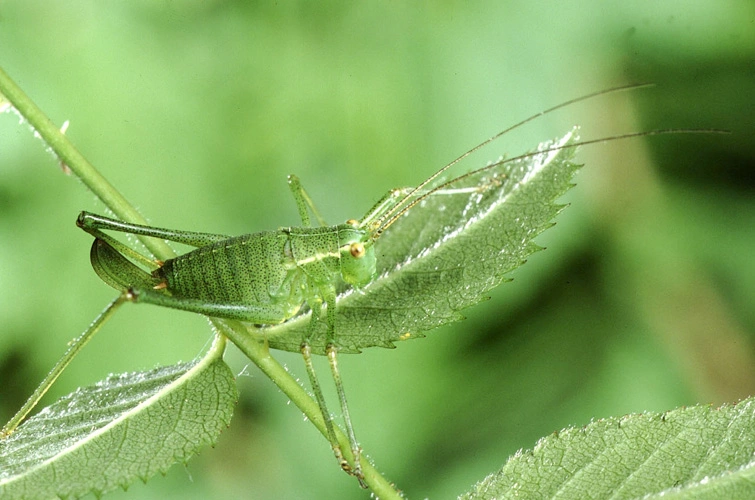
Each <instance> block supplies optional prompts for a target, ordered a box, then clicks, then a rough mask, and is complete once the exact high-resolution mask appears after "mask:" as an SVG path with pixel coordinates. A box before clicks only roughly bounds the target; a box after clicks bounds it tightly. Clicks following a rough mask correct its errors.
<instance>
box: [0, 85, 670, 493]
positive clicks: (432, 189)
mask: <svg viewBox="0 0 755 500" xmlns="http://www.w3.org/2000/svg"><path fill="white" fill-rule="evenodd" d="M640 86H642V85H634V86H627V87H620V88H616V89H609V90H604V91H601V92H596V93H593V94H590V95H587V96H583V97H580V98H577V99H573V100H571V101H567V102H565V103H562V104H559V105H558V106H555V107H553V108H550V109H548V110H545V111H542V112H540V113H537V114H535V115H533V116H531V117H529V118H527V119H526V120H523V121H521V122H519V123H517V124H516V125H514V126H512V127H509V128H508V129H506V130H504V131H502V132H500V133H498V134H496V135H494V136H493V137H491V138H489V139H488V140H486V141H484V142H482V143H481V144H479V145H478V146H476V147H474V148H472V149H471V150H469V151H468V152H466V153H464V154H463V155H461V156H460V157H458V158H457V159H455V160H454V161H452V162H451V163H449V164H448V165H446V166H445V167H443V168H441V169H440V170H438V171H437V172H435V173H434V174H433V175H431V176H430V177H428V178H427V179H426V180H424V181H423V182H421V183H420V184H419V185H418V186H417V187H414V188H401V189H394V190H391V191H389V192H388V193H387V194H386V195H385V196H383V197H382V198H381V199H380V200H379V201H378V202H377V203H376V204H375V205H374V206H373V207H372V208H371V209H370V210H369V211H368V212H367V213H366V214H365V215H364V216H363V217H362V218H361V219H349V220H348V221H346V222H345V223H343V224H338V225H327V224H326V223H325V221H324V220H323V218H322V217H321V216H320V214H319V212H318V211H317V209H316V208H315V206H314V204H313V202H312V200H311V199H310V197H309V195H308V194H307V192H306V191H305V190H304V188H303V187H302V185H301V183H300V182H299V180H298V178H296V177H295V176H290V177H289V180H288V183H289V187H290V188H291V192H292V194H293V198H294V201H295V203H296V206H297V208H298V212H299V216H300V218H301V221H302V225H301V226H300V227H284V228H279V229H277V230H272V231H265V232H260V233H253V234H247V235H243V236H237V237H229V236H225V235H219V234H210V233H197V232H189V231H178V230H169V229H160V228H157V227H151V226H143V225H136V224H129V223H125V222H121V221H118V220H115V219H112V218H107V217H102V216H99V215H94V214H91V213H88V212H82V213H81V214H80V215H79V217H78V219H77V225H78V226H79V227H80V228H81V229H83V230H84V231H86V232H87V233H89V234H91V235H92V236H93V237H94V238H95V240H94V242H93V244H92V247H91V252H90V258H91V263H92V266H93V267H94V270H95V271H96V273H97V274H98V275H99V277H100V278H101V279H102V280H103V281H105V282H106V283H107V284H108V285H110V286H112V287H114V288H116V289H117V290H119V291H121V295H120V296H119V297H118V298H117V299H116V300H115V301H114V302H113V303H111V305H110V306H109V307H108V308H107V309H106V310H105V311H104V312H103V314H102V315H101V316H100V317H99V318H98V319H97V320H96V321H95V322H94V323H93V324H92V326H90V328H89V329H87V330H86V331H85V332H84V333H83V334H82V335H81V336H80V337H79V338H78V339H77V340H76V341H75V343H74V344H73V345H72V346H71V347H70V348H69V350H68V352H67V353H66V354H65V355H64V357H63V358H62V359H61V360H60V361H59V362H58V364H57V365H56V366H55V367H54V368H53V370H52V371H51V372H50V374H49V375H48V376H47V377H46V378H45V379H44V380H43V381H42V383H41V384H40V386H39V387H38V388H37V390H36V391H35V392H34V394H33V395H32V396H31V397H30V398H29V400H28V401H27V402H26V404H25V405H24V406H23V407H22V409H21V410H20V411H19V412H18V413H17V414H16V415H15V416H14V417H13V418H12V419H11V421H10V422H9V423H8V424H6V426H5V427H3V429H2V431H0V437H1V436H8V435H10V434H11V433H12V432H13V430H14V429H15V428H16V427H17V426H18V425H19V424H20V422H21V421H22V420H23V419H24V418H25V416H26V415H27V414H28V413H29V412H30V411H31V410H32V409H33V407H34V406H35V405H36V404H37V403H38V402H39V400H40V399H41V397H42V395H43V394H44V393H45V392H46V391H47V389H48V388H49V387H50V385H51V384H52V383H53V382H54V381H55V379H56V378H57V377H58V376H59V375H60V373H61V372H62V371H63V370H64V369H65V367H66V366H67V365H68V363H69V362H70V361H71V360H72V359H73V357H74V356H75V355H76V354H77V353H78V351H79V350H80V349H81V348H82V347H83V346H84V345H85V344H86V343H87V341H88V340H89V339H90V338H91V337H92V336H93V335H94V333H95V332H96V331H97V330H98V329H99V328H100V327H101V326H102V324H103V323H104V322H105V321H106V320H107V319H108V318H109V317H110V316H111V315H112V314H113V313H114V311H115V310H116V309H117V307H119V306H120V305H121V304H123V303H125V302H135V303H148V304H154V305H159V306H164V307H170V308H174V309H181V310H185V311H190V312H194V313H200V314H203V315H206V316H210V317H218V318H226V319H235V320H240V321H243V322H247V323H251V324H258V325H275V324H280V323H283V322H286V321H287V320H290V319H292V318H294V317H297V316H298V315H300V314H310V319H309V323H308V324H309V327H308V328H307V329H306V330H305V331H304V333H303V334H302V336H301V339H300V343H299V350H300V352H301V354H302V356H303V358H304V363H305V367H306V370H307V374H308V377H309V380H310V383H311V386H312V390H313V392H314V395H315V398H316V400H317V403H318V404H319V407H320V411H321V412H322V416H323V420H324V422H325V427H326V433H327V437H328V440H329V441H330V444H331V446H332V448H333V451H334V453H335V455H336V458H337V459H338V461H339V463H340V465H341V467H342V468H343V469H344V470H345V471H346V472H348V473H350V474H352V475H354V476H356V477H357V478H358V479H359V481H360V484H362V485H363V486H364V483H363V481H362V467H361V463H360V448H359V445H358V443H357V440H356V438H355V435H354V431H353V427H352V424H351V419H350V417H349V411H348V405H347V402H346V396H345V391H344V388H343V383H342V381H341V376H340V373H339V370H338V364H337V355H336V354H337V352H338V349H339V335H343V334H344V332H339V331H338V330H337V329H336V315H337V313H338V300H337V291H338V290H339V287H342V286H347V287H351V288H353V289H356V290H360V289H362V288H364V287H366V286H367V285H369V284H370V283H371V282H372V281H373V279H374V278H375V274H376V269H377V262H378V259H380V258H381V252H380V251H378V247H379V245H380V242H381V239H380V238H381V235H382V234H383V233H384V232H385V231H386V230H388V229H389V228H390V227H391V226H392V225H393V224H394V223H395V222H397V221H398V220H399V219H400V218H401V217H403V216H405V215H407V216H411V215H412V211H413V210H415V207H416V209H418V210H419V209H421V208H420V205H421V204H422V202H423V201H425V200H427V199H428V198H429V197H431V196H443V195H456V194H462V193H466V194H468V193H476V192H484V191H485V190H487V189H489V188H491V187H493V186H495V184H496V183H498V182H500V179H498V178H496V177H495V176H491V177H489V178H487V180H486V181H485V182H481V183H480V182H477V183H474V182H471V183H464V182H463V181H464V180H465V179H472V178H473V177H474V178H475V179H476V180H478V179H482V177H479V176H480V174H483V173H485V172H488V171H492V170H493V169H496V168H497V167H500V166H502V165H504V164H507V163H509V162H513V161H516V160H520V159H523V158H527V157H531V156H533V155H535V154H543V153H547V152H549V151H557V150H560V149H563V148H573V147H576V146H578V145H584V144H590V143H594V142H599V141H607V140H615V139H620V138H627V137H635V136H640V135H651V134H659V133H676V132H681V131H679V130H662V131H653V132H643V133H637V134H627V135H623V136H614V137H610V138H605V139H598V140H592V141H584V142H574V143H570V144H568V145H567V146H553V147H552V148H550V149H545V150H540V151H538V152H537V153H528V154H525V155H520V156H518V157H514V158H510V159H507V160H499V161H497V162H494V163H491V164H489V165H487V166H486V167H483V168H480V169H477V170H474V171H472V172H469V173H466V174H463V175H460V176H457V177H455V178H453V179H452V180H450V181H447V182H444V181H440V180H438V179H439V178H440V176H441V175H442V174H443V173H444V172H446V171H447V170H448V169H449V168H450V167H452V166H453V165H456V164H457V163H458V162H459V161H461V160H462V159H464V158H466V157H467V156H469V155H470V154H471V153H473V152H475V151H477V150H478V149H480V148H482V147H483V146H485V145H487V144H489V143H490V142H492V141H493V140H495V139H497V138H499V137H500V136H502V135H504V134H505V133H507V132H509V131H511V130H513V129H514V128H517V127H519V126H521V125H523V124H525V123H527V122H529V121H532V120H534V119H535V118H537V117H539V116H542V115H544V114H546V113H550V112H551V111H555V110H556V109H560V108H563V107H565V106H567V105H569V104H572V103H574V102H577V101H581V100H585V99H588V98H590V97H594V96H597V95H602V94H606V93H609V92H615V91H619V90H627V89H632V88H637V87H640ZM310 213H311V214H312V215H314V217H315V218H316V219H317V221H318V223H319V226H312V224H311V221H310ZM105 231H115V232H123V233H129V234H132V235H139V236H147V237H153V238H159V239H163V240H169V241H174V242H177V243H181V244H186V245H189V246H193V247H196V249H195V250H193V251H190V252H188V253H186V254H184V255H180V256H178V257H176V258H172V259H169V260H166V261H164V262H163V261H158V260H153V259H151V258H149V257H146V256H144V255H142V254H140V253H139V252H137V251H135V250H133V249H132V248H130V247H129V246H127V245H125V244H123V243H121V242H120V241H118V240H117V239H115V238H113V237H112V236H110V235H109V234H107V233H105ZM365 293H369V292H365ZM323 309H324V311H323ZM323 324H324V325H325V327H324V331H325V334H324V335H325V342H324V345H325V349H324V351H323V352H317V354H325V355H327V358H328V361H329V364H330V368H331V372H332V376H333V379H334V382H335V386H336V391H337V395H338V398H339V402H340V407H341V411H342V415H343V420H344V425H345V428H346V434H347V437H348V440H349V445H350V449H351V450H350V451H351V453H352V455H353V457H354V460H353V464H350V463H349V462H348V461H347V460H346V459H345V458H344V455H343V453H342V451H341V448H340V445H339V443H338V441H337V439H336V434H335V431H334V424H333V420H332V417H331V415H330V413H329V411H328V409H327V406H326V402H325V398H324V396H323V394H322V390H321V388H320V384H319V382H318V379H317V376H316V373H315V370H314V367H313V363H312V354H313V350H312V348H311V342H312V340H313V339H314V338H315V337H316V336H319V335H322V334H321V333H320V332H321V328H320V327H321V326H322V325H323Z"/></svg>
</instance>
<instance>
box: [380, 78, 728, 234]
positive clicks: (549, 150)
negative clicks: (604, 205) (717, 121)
mask: <svg viewBox="0 0 755 500" xmlns="http://www.w3.org/2000/svg"><path fill="white" fill-rule="evenodd" d="M622 90H623V88H622ZM606 92H608V91H604V92H598V93H596V94H591V95H600V94H604V93H606ZM578 100H580V99H574V100H572V101H570V102H576V101H578ZM558 107H561V106H558ZM558 107H556V108H551V109H550V110H546V111H543V112H542V113H540V114H539V115H535V116H540V115H543V114H545V113H547V112H548V111H552V110H553V109H558ZM531 119H532V118H528V119H527V120H524V121H522V122H520V123H518V124H517V125H515V126H514V127H511V128H509V129H508V130H511V129H512V128H515V127H517V126H519V125H521V124H523V123H526V122H527V121H529V120H531ZM730 133H731V131H730V130H721V129H714V128H707V129H685V128H669V129H660V130H650V131H646V132H632V133H628V134H620V135H612V136H609V137H600V138H598V139H589V140H586V141H579V142H575V143H573V144H566V145H559V146H552V147H549V148H545V149H541V150H538V151H533V152H530V153H524V154H521V155H519V156H514V157H513V158H506V159H502V160H498V161H496V162H493V163H491V164H489V165H486V166H484V167H482V168H478V169H477V170H473V171H471V172H467V173H466V174H462V175H460V176H458V177H455V178H453V179H451V180H450V181H448V182H444V183H443V184H441V185H440V186H437V187H435V188H433V189H432V190H430V191H428V192H427V193H424V194H423V195H422V196H419V197H417V198H415V199H414V200H412V201H411V203H409V204H408V205H406V206H404V207H403V208H401V209H400V210H398V213H395V212H396V209H395V208H394V209H393V210H391V211H390V212H389V213H387V214H386V215H384V216H383V217H381V218H380V220H379V222H380V225H379V226H378V229H376V230H375V234H374V236H373V240H376V239H377V238H378V237H380V235H381V234H382V233H383V231H385V230H386V229H388V228H389V227H390V226H391V225H392V224H393V223H394V222H396V221H397V220H398V219H399V218H400V217H401V216H402V215H404V214H405V213H406V212H407V211H408V210H410V209H411V208H412V207H414V206H415V205H417V204H418V203H420V202H422V200H424V199H426V198H427V197H429V196H431V195H433V194H434V193H436V192H438V191H439V190H441V189H445V188H447V187H449V186H450V185H451V184H453V183H455V182H458V181H460V180H463V179H466V178H467V177H470V176H472V175H476V174H479V173H480V172H484V171H486V170H490V169H493V168H496V167H500V166H501V165H505V164H507V163H511V162H515V161H518V160H523V159H525V158H532V157H533V156H537V155H541V154H544V153H552V152H554V151H560V150H562V149H571V148H576V147H579V146H587V145H589V144H598V143H601V142H610V141H618V140H623V139H633V138H637V137H647V136H651V135H675V134H730ZM500 135H501V134H497V135H495V136H493V139H495V138H496V137H499V136H500ZM489 142H490V140H487V141H485V142H483V143H482V145H485V144H487V143H489ZM479 147H480V146H478V147H476V148H474V149H473V150H471V151H474V150H476V149H478V148H479ZM468 154H469V153H465V154H464V155H462V156H460V157H459V158H457V159H456V160H454V161H453V162H451V163H450V164H449V165H448V166H450V165H453V164H454V163H456V162H458V161H459V160H460V159H461V158H464V157H465V156H467V155H468ZM448 166H446V167H443V168H442V169H441V170H440V171H441V172H442V171H443V170H445V169H447V168H448ZM435 177H437V173H436V174H434V175H432V176H431V177H430V180H432V179H434V178H435ZM427 182H428V181H425V182H423V183H422V184H420V186H419V187H417V188H415V189H413V190H412V191H411V192H410V193H409V194H408V195H406V196H405V197H404V198H403V199H402V200H401V202H400V203H399V205H401V204H404V203H405V202H406V200H407V199H408V198H409V197H410V196H412V195H413V194H415V193H416V192H417V189H420V188H421V187H424V186H426V185H427ZM386 217H389V218H388V220H387V221H385V222H383V220H384V219H385V218H386Z"/></svg>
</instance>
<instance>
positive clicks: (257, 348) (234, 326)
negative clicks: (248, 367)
mask: <svg viewBox="0 0 755 500" xmlns="http://www.w3.org/2000/svg"><path fill="white" fill-rule="evenodd" d="M212 323H213V325H214V326H215V328H217V329H218V330H219V331H220V332H222V333H223V335H225V336H226V337H228V338H229V339H230V340H231V342H233V343H234V344H236V346H237V347H238V348H239V349H240V350H241V352H243V353H244V354H245V355H246V356H247V357H248V358H249V359H251V360H252V361H253V362H254V363H255V364H256V365H257V366H258V367H259V369H260V370H262V372H263V373H264V374H265V375H267V376H268V378H270V380H272V381H273V383H274V384H275V385H277V386H278V388H279V389H280V390H281V391H282V392H283V393H284V394H285V395H286V396H288V398H289V399H290V400H291V401H292V402H293V403H294V404H295V405H296V406H297V407H298V408H299V409H300V410H301V411H302V412H303V413H304V415H305V416H306V417H307V419H308V420H309V421H310V422H312V424H313V425H314V426H315V427H317V430H318V431H320V434H322V435H323V436H324V437H325V438H327V436H328V434H327V430H326V428H325V421H324V420H323V418H322V412H321V411H320V407H319V406H318V405H317V403H316V402H315V400H314V399H312V397H311V396H310V395H309V394H307V392H306V391H305V390H304V389H303V388H302V386H301V385H299V383H298V382H297V381H296V380H294V379H293V378H292V377H291V375H290V374H289V373H288V372H287V371H286V369H285V368H283V366H281V364H280V363H278V361H276V360H275V358H273V357H272V356H271V355H270V351H269V349H268V346H267V344H266V343H265V341H264V338H263V337H262V336H261V335H260V336H254V335H251V334H250V333H249V331H248V330H247V329H246V327H245V326H244V325H242V324H241V323H239V322H237V321H229V320H221V319H212ZM335 433H336V438H337V439H338V443H339V444H340V445H341V451H342V452H343V455H344V457H345V458H346V460H348V462H349V463H350V464H351V465H352V466H353V465H354V456H353V455H352V454H351V450H350V449H349V440H348V438H347V437H346V435H345V434H344V433H343V432H342V431H341V429H339V428H338V427H336V428H335ZM333 462H334V463H335V459H334V461H333ZM362 471H363V473H364V481H365V483H367V485H368V486H369V487H370V490H372V492H373V493H374V494H375V495H376V496H377V497H378V498H380V499H381V500H384V499H400V498H402V497H401V495H400V494H399V493H398V491H396V489H395V487H394V486H393V485H392V484H391V483H390V482H389V481H388V480H387V479H386V478H385V477H383V476H382V475H381V474H380V472H378V471H377V469H375V467H374V466H373V465H372V464H371V463H370V462H369V461H368V460H367V459H366V457H365V456H364V454H363V455H362Z"/></svg>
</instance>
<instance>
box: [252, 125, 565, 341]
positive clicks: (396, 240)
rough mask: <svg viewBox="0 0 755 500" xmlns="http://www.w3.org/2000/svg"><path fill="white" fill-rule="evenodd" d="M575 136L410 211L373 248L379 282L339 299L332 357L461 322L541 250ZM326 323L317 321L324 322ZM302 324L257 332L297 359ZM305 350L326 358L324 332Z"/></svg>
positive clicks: (305, 323)
mask: <svg viewBox="0 0 755 500" xmlns="http://www.w3.org/2000/svg"><path fill="white" fill-rule="evenodd" d="M576 140H577V137H576V132H575V131H572V132H570V133H569V134H567V135H566V136H564V137H563V138H562V139H560V140H558V141H554V142H545V143H542V144H540V146H539V151H542V153H540V154H536V155H533V156H528V157H525V158H520V159H517V160H513V161H508V162H501V163H500V164H499V165H498V166H496V167H495V168H492V169H489V170H485V171H483V172H480V173H477V174H474V175H471V176H469V177H465V178H463V179H462V180H460V181H458V182H456V183H454V184H452V185H451V186H448V188H445V189H444V190H443V191H442V192H441V193H439V194H436V195H433V196H430V197H428V198H427V199H425V200H424V201H423V202H421V203H420V204H419V205H417V206H416V207H414V208H412V209H411V210H409V211H408V212H407V213H406V214H405V215H404V216H402V217H401V218H400V219H399V220H398V221H397V222H396V223H395V224H394V225H393V226H391V227H390V228H388V230H387V231H385V233H384V234H383V235H382V236H381V237H380V239H379V240H378V241H377V242H376V243H375V252H376V254H377V257H378V277H377V278H376V279H375V280H374V281H372V282H371V283H370V284H369V285H368V286H366V287H364V289H363V290H361V291H355V290H347V291H345V292H343V293H341V294H339V296H338V300H337V308H338V309H337V311H338V313H337V319H336V327H335V328H336V341H337V342H338V345H339V352H351V353H354V352H359V350H360V349H362V348H366V347H372V346H381V347H393V342H396V341H398V340H406V339H408V338H416V337H417V336H421V335H420V334H421V332H424V331H428V330H431V329H433V328H436V327H438V326H440V325H442V324H445V323H448V322H451V321H457V320H459V319H461V318H462V316H461V315H460V313H459V311H461V310H462V309H464V308H467V307H469V306H472V305H474V304H476V303H477V302H479V301H480V300H483V299H484V298H485V293H487V292H488V291H489V290H490V289H492V288H494V287H496V286H498V285H499V284H500V283H501V282H503V281H505V279H506V275H507V274H508V273H509V272H511V271H512V270H513V269H515V268H517V267H518V266H520V265H521V264H522V263H524V262H525V260H526V259H527V257H528V256H529V255H530V254H532V253H533V252H535V251H536V250H539V249H540V247H538V246H537V245H536V244H535V243H534V242H533V238H534V237H535V236H537V235H538V234H540V233H541V232H542V231H543V230H544V229H546V228H548V227H549V226H551V225H552V220H553V218H554V217H555V216H556V214H558V212H559V211H560V210H561V208H563V207H562V206H561V205H558V204H556V203H555V200H556V199H557V198H558V197H559V196H561V195H562V194H563V193H564V192H565V191H566V190H567V189H569V188H570V187H571V186H572V184H571V179H572V177H573V175H574V173H575V172H576V171H577V169H578V168H579V166H578V165H576V164H574V163H572V162H571V161H570V160H571V159H572V157H573V156H574V154H575V148H573V147H566V148H561V149H558V150H557V151H553V148H556V147H561V146H568V145H570V144H573V143H574V142H576ZM321 323H323V322H321ZM308 325H309V315H308V314H305V315H301V316H298V317H297V318H295V319H293V320H291V321H287V322H286V323H283V324H281V325H276V326H272V327H266V328H263V329H261V330H262V331H263V332H264V334H265V338H266V339H267V342H269V345H270V347H272V348H275V349H282V350H286V351H294V352H298V351H299V348H300V345H301V339H302V338H303V334H304V333H305V332H306V328H307V327H308ZM318 326H319V330H318V331H317V334H316V335H315V338H314V339H313V340H312V341H311V344H312V347H313V351H314V352H319V353H322V352H324V349H325V333H326V332H325V330H326V326H325V325H324V324H320V325H318Z"/></svg>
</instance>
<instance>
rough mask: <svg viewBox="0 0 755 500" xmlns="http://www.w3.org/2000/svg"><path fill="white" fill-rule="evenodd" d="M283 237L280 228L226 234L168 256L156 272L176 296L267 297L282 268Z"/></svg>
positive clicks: (245, 300)
mask: <svg viewBox="0 0 755 500" xmlns="http://www.w3.org/2000/svg"><path fill="white" fill-rule="evenodd" d="M287 240H288V235H286V234H285V233H283V232H280V231H267V232H262V233H254V234H247V235H243V236H238V237H235V238H229V239H228V240H225V241H221V242H218V243H214V244H211V245H207V246H204V247H201V248H197V249H196V250H193V251H191V252H189V253H186V254H184V255H181V256H179V257H176V258H175V259H170V260H167V261H166V262H165V264H164V265H163V266H162V267H161V268H160V269H158V271H157V274H158V276H159V277H161V278H164V279H165V280H166V282H167V285H168V287H167V289H168V291H169V292H170V293H171V294H172V295H173V296H175V297H186V298H192V299H198V300H202V301H204V302H208V303H213V304H258V303H263V304H264V303H269V302H270V301H271V300H272V299H271V293H274V292H276V291H277V290H279V289H280V287H281V284H282V283H283V280H284V278H285V277H286V274H287V270H286V269H285V268H284V266H283V259H284V250H283V249H284V246H285V244H286V241H287Z"/></svg>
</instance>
